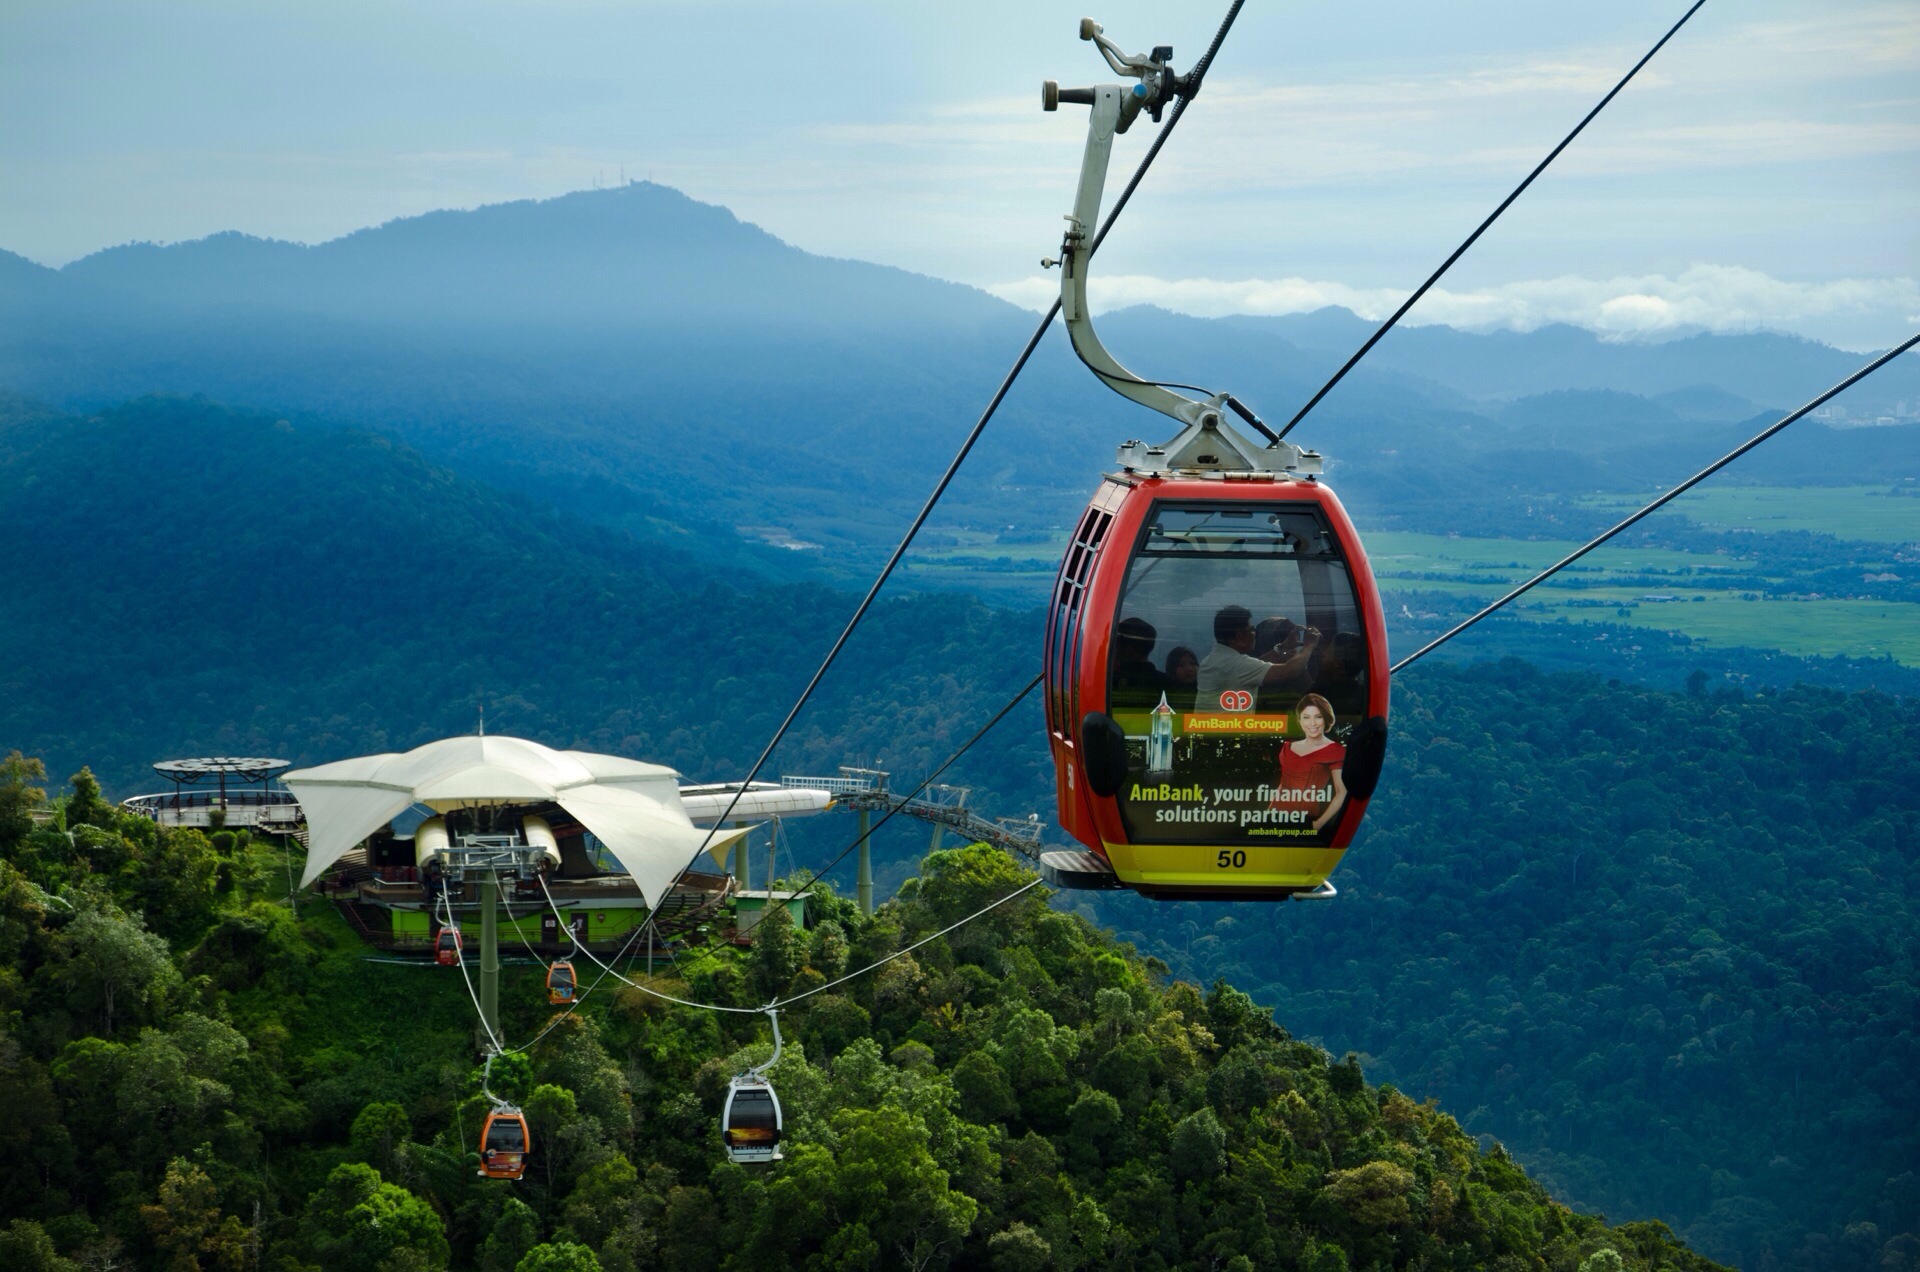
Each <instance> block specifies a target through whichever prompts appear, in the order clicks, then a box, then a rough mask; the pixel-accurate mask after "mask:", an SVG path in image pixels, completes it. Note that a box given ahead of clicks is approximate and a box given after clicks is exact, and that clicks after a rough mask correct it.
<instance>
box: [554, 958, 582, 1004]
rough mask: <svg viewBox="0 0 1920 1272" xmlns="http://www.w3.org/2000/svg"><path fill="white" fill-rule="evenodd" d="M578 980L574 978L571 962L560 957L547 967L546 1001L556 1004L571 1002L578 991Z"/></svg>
mask: <svg viewBox="0 0 1920 1272" xmlns="http://www.w3.org/2000/svg"><path fill="white" fill-rule="evenodd" d="M579 988H580V986H579V982H578V981H576V980H575V979H574V975H573V964H572V963H569V962H568V961H567V960H566V959H561V960H560V961H559V962H557V963H555V964H554V965H553V966H552V967H549V968H548V969H547V1001H548V1002H550V1003H553V1004H555V1005H556V1006H558V1005H561V1004H564V1003H571V1002H572V1001H573V996H574V994H575V993H577V992H578V990H579Z"/></svg>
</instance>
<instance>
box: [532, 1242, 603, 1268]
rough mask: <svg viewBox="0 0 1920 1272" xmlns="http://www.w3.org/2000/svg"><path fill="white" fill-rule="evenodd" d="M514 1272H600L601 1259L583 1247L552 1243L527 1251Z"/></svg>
mask: <svg viewBox="0 0 1920 1272" xmlns="http://www.w3.org/2000/svg"><path fill="white" fill-rule="evenodd" d="M513 1272H600V1259H599V1257H598V1256H596V1255H595V1254H594V1252H593V1251H592V1250H589V1249H588V1248H587V1247H585V1246H583V1245H576V1244H574V1243H573V1242H571V1241H559V1242H550V1243H548V1244H546V1245H537V1246H535V1247H533V1249H531V1250H529V1251H527V1257H526V1258H524V1259H522V1260H520V1262H519V1264H518V1265H517V1266H515V1268H514V1269H513Z"/></svg>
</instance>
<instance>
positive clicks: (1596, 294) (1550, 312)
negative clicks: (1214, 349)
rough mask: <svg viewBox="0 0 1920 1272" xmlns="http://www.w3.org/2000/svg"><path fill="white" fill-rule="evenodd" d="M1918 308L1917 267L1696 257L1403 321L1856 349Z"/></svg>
mask: <svg viewBox="0 0 1920 1272" xmlns="http://www.w3.org/2000/svg"><path fill="white" fill-rule="evenodd" d="M1058 288H1059V283H1058V281H1057V280H1056V279H1055V278H1053V277H1051V276H1043V277H1035V278H1026V279H1021V280H1019V281H1017V282H1011V283H1004V284H1000V285H998V286H993V287H989V288H988V289H987V290H989V291H991V292H992V293H993V294H994V295H996V296H999V297H1000V298H1001V299H1003V300H1008V301H1011V302H1013V303H1014V304H1017V305H1024V306H1026V307H1027V308H1029V309H1043V308H1045V307H1046V306H1047V305H1048V304H1050V303H1052V300H1053V297H1054V296H1055V295H1056V294H1057V292H1058ZM1089 288H1090V292H1091V295H1092V299H1093V301H1094V303H1095V304H1096V305H1097V306H1098V307H1100V308H1102V309H1116V308H1120V307H1123V306H1126V305H1139V304H1152V305H1159V306H1161V307H1162V308H1165V309H1172V310H1175V311H1177V312H1179V313H1186V314H1192V315H1194V316H1196V317H1202V318H1217V317H1222V316H1224V315H1227V314H1292V313H1307V312H1311V311H1312V310H1315V309H1320V308H1323V307H1325V306H1327V305H1339V306H1341V307H1343V308H1346V309H1351V310H1352V311H1353V312H1354V313H1357V314H1359V315H1360V316H1361V317H1363V318H1369V319H1382V318H1385V317H1386V316H1387V315H1388V314H1390V313H1392V312H1393V311H1394V309H1396V308H1397V307H1398V306H1399V305H1400V303H1401V302H1402V301H1403V300H1405V299H1406V292H1404V291H1400V290H1395V289H1388V288H1362V287H1349V286H1347V285H1346V284H1345V283H1336V282H1324V281H1315V280H1312V279H1305V278H1272V279H1267V278H1249V279H1239V280H1221V279H1213V278H1180V279H1164V278H1153V277H1150V276H1147V275H1138V274H1136V275H1119V276H1113V277H1105V278H1102V277H1097V276H1096V277H1095V278H1093V279H1091V280H1090V283H1089ZM1917 311H1920V283H1916V281H1915V280H1914V279H1911V278H1884V279H1868V278H1842V279H1834V280H1831V281H1827V282H1793V281H1790V280H1786V279H1779V278H1773V277H1770V276H1769V275H1766V274H1763V273H1760V272H1759V271H1757V270H1751V269H1742V268H1739V267H1737V266H1729V265H1694V266H1692V267H1690V268H1689V269H1687V270H1685V271H1683V272H1682V273H1680V274H1679V275H1678V276H1677V277H1667V276H1665V275H1660V274H1652V275H1644V276H1639V277H1620V278H1581V277H1578V276H1576V275H1563V276H1561V277H1559V278H1541V279H1528V280H1523V281H1520V282H1512V283H1504V284H1501V285H1499V286H1495V287H1485V288H1480V289H1477V290H1474V291H1464V292H1461V291H1448V290H1446V289H1445V288H1435V289H1434V290H1433V291H1431V292H1428V293H1427V295H1426V296H1425V297H1424V298H1423V299H1422V300H1421V302H1420V304H1419V305H1418V306H1416V307H1415V308H1414V310H1413V312H1412V313H1411V314H1409V315H1408V316H1407V318H1406V319H1405V321H1406V322H1407V323H1408V324H1409V325H1415V326H1419V325H1428V324H1445V325H1447V326H1450V327H1460V328H1464V329H1467V330H1490V329H1495V328H1504V329H1508V330H1514V331H1532V330H1534V329H1535V328H1537V327H1542V326H1545V325H1547V324H1549V323H1568V324H1571V325H1573V326H1577V327H1585V328H1587V329H1588V330H1590V331H1596V332H1599V333H1600V334H1602V335H1605V336H1610V337H1614V338H1617V339H1647V338H1658V337H1662V336H1667V335H1673V334H1677V333H1680V332H1684V331H1692V330H1705V331H1753V330H1761V329H1765V330H1775V331H1793V332H1800V333H1802V334H1806V335H1811V336H1814V337H1815V338H1817V339H1823V340H1827V341H1829V342H1831V343H1834V344H1839V345H1842V346H1844V347H1851V348H1869V347H1882V348H1884V347H1885V346H1886V345H1888V344H1892V343H1894V342H1896V341H1898V340H1900V339H1901V338H1903V337H1905V336H1907V335H1909V334H1911V327H1912V324H1913V322H1914V321H1915V314H1916V312H1917Z"/></svg>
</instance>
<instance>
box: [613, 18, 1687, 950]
mask: <svg viewBox="0 0 1920 1272" xmlns="http://www.w3.org/2000/svg"><path fill="white" fill-rule="evenodd" d="M1701 2H1702V3H1704V2H1705V0H1701ZM1245 3H1246V0H1233V4H1232V6H1231V7H1230V8H1229V9H1228V10H1227V16H1226V18H1225V19H1224V20H1222V22H1221V23H1220V27H1219V29H1218V30H1217V31H1215V32H1214V36H1213V42H1212V43H1211V44H1210V45H1208V46H1207V51H1206V53H1205V54H1204V55H1203V56H1202V57H1201V59H1200V60H1199V61H1198V62H1195V63H1194V65H1193V69H1192V70H1191V71H1189V72H1188V73H1187V90H1186V92H1185V93H1184V94H1183V95H1182V96H1181V97H1180V98H1179V100H1178V101H1176V102H1175V103H1174V105H1173V113H1172V114H1171V115H1169V116H1168V117H1167V122H1166V123H1165V124H1164V125H1163V126H1162V127H1161V129H1160V131H1159V132H1158V133H1156V134H1154V138H1153V144H1152V145H1151V146H1149V147H1148V148H1147V153H1146V155H1145V156H1144V157H1143V158H1142V159H1141V160H1140V164H1139V166H1138V167H1137V168H1135V169H1134V173H1133V176H1132V177H1131V178H1130V179H1129V180H1128V181H1127V185H1126V188H1125V189H1124V190H1122V191H1121V192H1120V197H1119V198H1118V199H1116V200H1114V204H1113V210H1112V211H1110V212H1108V213H1107V215H1106V219H1105V220H1104V221H1102V222H1101V225H1100V230H1099V233H1097V234H1095V235H1094V237H1093V242H1092V244H1090V245H1089V246H1088V248H1087V255H1088V257H1092V255H1093V254H1094V253H1095V252H1097V251H1099V250H1100V244H1101V243H1103V242H1105V241H1106V237H1107V233H1108V231H1110V230H1112V229H1113V224H1114V222H1115V221H1117V220H1119V218H1120V213H1121V212H1123V211H1125V210H1126V206H1127V203H1128V201H1129V200H1130V199H1132V198H1133V192H1134V191H1135V190H1136V189H1138V188H1139V186H1140V181H1141V179H1142V178H1144V177H1145V176H1146V175H1147V169H1148V168H1150V167H1152V166H1153V161H1154V160H1155V159H1156V158H1157V157H1158V156H1159V154H1160V149H1161V147H1163V146H1164V145H1166V142H1167V138H1168V137H1169V136H1171V135H1172V133H1173V130H1174V127H1175V125H1177V124H1178V123H1179V122H1180V117H1181V116H1182V115H1184V114H1185V113H1186V108H1187V103H1188V102H1190V101H1192V100H1193V98H1194V97H1195V96H1197V95H1198V94H1199V92H1200V83H1201V80H1202V79H1203V78H1205V76H1206V72H1207V68H1208V67H1209V66H1210V65H1212V63H1213V59H1214V56H1215V55H1216V54H1218V53H1219V51H1220V45H1221V43H1222V42H1223V41H1225V39H1226V38H1227V32H1228V31H1229V30H1230V29H1231V28H1232V26H1233V21H1234V19H1235V18H1237V17H1238V16H1239V15H1240V8H1241V6H1242V5H1244V4H1245ZM1059 312H1060V300H1059V298H1058V297H1055V298H1054V302H1053V304H1052V305H1051V306H1050V307H1049V308H1048V309H1047V312H1046V313H1045V315H1043V316H1042V317H1041V319H1040V323H1039V325H1038V326H1036V327H1035V328H1034V329H1033V334H1032V335H1031V336H1029V337H1027V343H1026V345H1025V346H1024V347H1022V349H1021V350H1020V356H1019V357H1017V358H1015V359H1014V361H1013V366H1012V368H1011V369H1009V370H1008V372H1007V374H1006V376H1005V378H1003V379H1002V380H1001V381H1000V387H999V388H997V389H995V390H994V393H993V397H992V398H991V399H989V400H988V402H987V406H986V409H985V410H984V411H982V412H981V413H980V418H979V419H978V420H977V421H975V422H974V425H973V428H972V429H971V430H969V431H968V433H967V436H966V439H965V440H964V441H962V442H961V444H960V449H959V450H958V451H956V452H955V453H954V456H953V459H952V461H951V462H949V463H948V464H947V468H946V471H945V472H943V473H941V474H940V480H939V481H938V482H936V483H935V484H934V487H933V493H932V494H930V495H928V496H927V501H926V503H925V504H924V505H923V506H922V507H921V509H920V512H919V515H917V516H915V517H914V519H913V522H912V523H911V524H910V525H909V526H908V527H907V532H906V534H905V535H904V536H902V538H901V540H900V543H899V546H898V547H896V548H894V550H893V555H892V556H890V557H888V558H887V563H886V565H885V566H884V567H882V569H881V571H880V574H879V577H877V578H876V579H874V581H873V586H872V587H870V588H868V589H867V594H866V596H865V597H864V598H863V599H862V600H861V602H860V604H859V605H858V606H857V607H856V608H855V609H854V611H853V617H852V618H850V619H848V620H847V625H846V627H845V629H843V630H842V631H841V633H840V636H839V638H838V639H837V640H835V641H834V642H833V647H832V648H831V649H829V650H828V651H827V656H826V657H825V658H824V659H822V660H821V663H820V666H819V669H818V670H816V671H815V672H814V673H813V677H812V679H810V680H808V681H807V686H806V688H805V689H802V690H801V691H800V697H799V698H798V699H796V700H795V702H794V704H793V709H792V710H790V711H788V712H787V715H786V719H784V720H782V721H781V722H780V727H779V728H777V729H775V730H774V731H773V737H772V739H771V740H770V741H768V743H767V745H766V748H765V749H764V750H763V751H761V752H760V758H759V759H757V760H755V761H754V762H753V767H752V768H751V769H749V770H747V776H746V778H745V779H744V780H743V781H742V782H741V783H740V789H739V790H737V791H735V792H734V795H733V798H732V799H731V800H729V801H728V802H727V806H726V809H725V810H724V811H723V812H722V813H721V814H720V816H719V818H718V819H717V820H716V821H715V822H714V829H715V830H718V829H719V828H720V827H722V826H724V825H725V824H726V821H727V818H728V816H729V815H731V814H732V812H733V810H734V807H735V805H737V804H738V803H739V802H740V797H741V796H742V795H744V794H746V791H747V788H748V787H749V786H750V785H751V784H752V783H753V779H754V778H756V777H758V776H759V775H760V770H761V769H763V768H765V767H766V763H767V760H768V759H770V758H771V757H772V755H773V751H774V748H775V747H777V746H779V745H780V742H781V739H783V738H785V737H786V735H787V730H788V729H790V728H792V727H793V722H794V720H795V719H796V718H798V717H799V715H800V711H801V709H802V708H804V707H805V706H806V705H807V700H808V699H810V698H811V697H812V696H813V691H814V690H815V689H816V688H818V687H819V685H820V681H821V680H822V678H824V677H825V676H826V674H827V669H828V668H830V667H832V666H833V664H834V661H835V659H837V658H839V656H840V651H841V650H842V649H843V648H845V646H846V643H847V641H848V640H849V639H851V638H852V636H853V632H854V629H855V628H857V627H858V626H859V625H860V622H861V620H862V619H864V618H865V617H866V615H867V610H868V609H869V608H870V607H871V606H872V605H873V602H874V598H875V597H877V596H879V594H880V589H881V588H883V587H885V586H886V583H887V580H888V579H889V578H891V577H892V576H893V572H894V570H895V569H896V568H897V567H898V566H899V564H900V561H901V558H903V557H904V556H905V555H906V553H907V549H908V548H909V547H911V546H912V544H913V541H914V539H915V538H916V537H917V536H918V535H919V533H920V529H921V527H922V526H924V525H925V524H926V522H927V518H928V517H929V516H931V515H932V514H933V509H934V506H935V505H937V504H938V503H939V502H940V498H941V496H943V495H945V494H946V492H947V487H948V486H949V485H951V484H952V482H953V479H954V476H955V475H956V474H957V473H958V472H959V471H960V466H961V465H962V464H963V463H965V462H966V459H967V456H968V455H970V454H972V453H973V448H974V444H975V443H977V442H978V441H979V440H980V436H981V434H982V433H984V432H985V431H986V428H987V422H988V421H989V420H991V419H992V418H993V416H994V413H995V412H997V411H998V410H999V409H1000V403H1001V402H1002V401H1003V400H1005V398H1006V396H1007V392H1008V390H1010V389H1011V388H1012V387H1013V382H1014V381H1015V380H1016V379H1018V378H1019V375H1020V373H1021V372H1022V371H1023V370H1025V369H1026V365H1027V361H1028V359H1030V358H1031V357H1032V356H1033V351H1034V350H1035V349H1037V348H1038V347H1039V345H1040V338H1041V337H1042V336H1044V335H1046V333H1047V328H1049V327H1051V326H1052V325H1053V320H1054V317H1055V316H1056V315H1057V314H1059ZM712 840H713V835H712V834H711V833H709V834H708V836H707V844H703V845H702V846H701V848H700V849H699V851H697V852H695V853H694V854H693V856H692V857H691V858H689V859H688V861H687V864H686V865H685V866H683V867H682V868H681V870H680V874H679V875H678V876H677V877H676V878H675V879H674V883H675V885H678V883H679V881H680V879H682V878H684V877H686V873H687V871H689V870H691V869H693V866H694V863H695V862H697V861H699V860H700V853H702V852H705V851H706V850H707V845H708V844H711V842H712ZM647 922H648V923H649V924H651V923H652V922H653V917H652V916H651V915H649V916H648V918H647Z"/></svg>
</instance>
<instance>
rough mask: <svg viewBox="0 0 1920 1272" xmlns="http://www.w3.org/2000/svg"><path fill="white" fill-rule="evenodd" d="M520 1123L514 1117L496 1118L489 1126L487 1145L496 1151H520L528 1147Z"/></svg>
mask: <svg viewBox="0 0 1920 1272" xmlns="http://www.w3.org/2000/svg"><path fill="white" fill-rule="evenodd" d="M526 1143H527V1141H526V1138H525V1137H524V1136H523V1135H521V1133H520V1123H519V1122H518V1121H517V1120H515V1119H512V1118H496V1119H494V1123H493V1125H492V1126H489V1127H488V1128H487V1147H488V1148H489V1149H491V1150H493V1151H494V1152H496V1153H519V1152H524V1151H525V1149H526Z"/></svg>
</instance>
